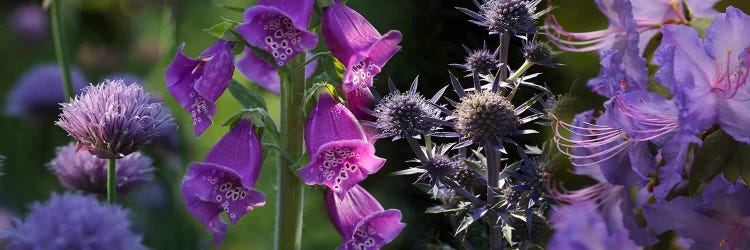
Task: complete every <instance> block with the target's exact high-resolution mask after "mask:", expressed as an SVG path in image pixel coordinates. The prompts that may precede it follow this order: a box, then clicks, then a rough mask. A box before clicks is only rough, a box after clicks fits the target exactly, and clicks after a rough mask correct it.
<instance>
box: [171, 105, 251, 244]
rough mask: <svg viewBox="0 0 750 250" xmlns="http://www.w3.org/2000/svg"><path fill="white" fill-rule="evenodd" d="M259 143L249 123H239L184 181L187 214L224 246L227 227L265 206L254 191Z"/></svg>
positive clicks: (193, 168)
mask: <svg viewBox="0 0 750 250" xmlns="http://www.w3.org/2000/svg"><path fill="white" fill-rule="evenodd" d="M261 157H262V152H261V144H260V139H259V138H258V136H257V135H256V134H255V129H254V128H253V125H252V124H251V123H250V121H248V120H244V119H243V120H240V121H239V122H238V123H237V124H236V125H235V126H234V127H232V129H231V130H229V132H228V133H227V134H226V135H224V137H222V138H221V140H219V142H217V143H216V145H215V146H214V148H213V149H211V151H210V152H209V153H208V155H207V156H206V159H205V160H204V161H203V162H197V163H193V164H190V166H189V167H188V170H187V174H186V175H185V178H184V179H183V181H182V186H181V192H182V198H183V199H184V200H185V205H186V206H187V210H188V212H190V214H192V215H193V216H194V217H195V218H196V219H198V220H199V221H200V222H201V223H203V225H204V226H205V227H206V229H208V230H209V231H210V232H211V233H213V236H214V240H215V241H216V244H221V241H222V240H223V239H224V233H225V232H226V230H227V223H226V222H224V220H222V219H221V216H220V215H221V212H222V211H224V212H225V213H226V214H227V216H228V217H229V220H230V221H231V222H232V224H235V223H237V221H239V219H240V217H242V216H243V215H244V214H245V213H247V212H249V211H251V210H253V207H254V206H263V205H265V196H264V195H263V193H262V192H260V191H257V190H255V189H254V186H255V181H256V180H257V179H258V175H259V174H260V167H261V162H262V159H261Z"/></svg>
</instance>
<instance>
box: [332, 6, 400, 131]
mask: <svg viewBox="0 0 750 250" xmlns="http://www.w3.org/2000/svg"><path fill="white" fill-rule="evenodd" d="M320 25H321V28H322V33H323V37H324V38H325V41H326V44H327V45H328V48H329V49H331V53H333V56H335V57H336V58H337V59H338V60H339V61H341V63H343V64H344V67H346V70H345V71H344V79H343V84H342V85H341V88H342V89H343V90H344V93H345V94H346V100H347V103H348V104H347V105H348V106H349V109H350V110H351V112H352V113H353V114H354V116H355V117H357V119H360V120H367V121H373V120H374V118H373V117H372V116H370V115H369V114H367V113H366V112H365V111H364V110H363V109H373V107H374V106H375V104H376V103H377V100H376V99H375V98H374V97H373V95H372V92H370V89H369V88H370V87H372V84H373V78H374V77H375V75H377V74H378V73H380V70H381V69H382V68H383V66H385V64H386V63H387V62H388V60H390V59H391V57H393V55H395V54H396V52H398V51H399V50H400V49H401V46H399V45H398V44H399V43H400V42H401V32H399V31H396V30H391V31H388V33H386V34H385V35H380V32H378V31H377V30H376V29H375V27H373V26H372V24H370V22H368V21H367V19H365V18H364V17H363V16H362V15H360V14H359V13H357V12H356V11H354V10H353V9H351V8H349V7H347V6H346V5H344V4H343V3H340V2H339V1H338V0H334V1H333V5H331V6H329V7H326V8H324V9H323V17H322V20H321V24H320Z"/></svg>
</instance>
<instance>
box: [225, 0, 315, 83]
mask: <svg viewBox="0 0 750 250" xmlns="http://www.w3.org/2000/svg"><path fill="white" fill-rule="evenodd" d="M313 3H314V2H313V0H259V1H258V5H255V6H253V7H250V8H249V9H247V10H246V11H245V13H244V14H243V16H242V17H243V19H244V20H245V22H244V23H242V24H240V25H237V31H239V32H240V34H241V35H242V38H244V39H245V40H246V41H247V42H248V43H250V45H252V46H255V47H258V48H261V49H263V50H264V51H266V52H268V54H270V55H271V56H273V60H274V61H275V62H276V66H284V65H285V64H286V63H287V62H288V61H289V60H291V59H292V58H294V57H295V56H297V55H299V54H300V53H303V52H305V50H310V49H314V48H315V47H316V46H317V45H318V36H317V35H315V33H312V32H310V31H308V30H307V25H308V24H309V23H310V15H312V10H313ZM237 67H238V68H239V70H240V71H241V72H242V74H244V75H245V76H247V78H248V79H250V80H251V81H254V82H257V83H258V84H260V86H263V87H264V88H266V89H268V90H270V91H273V92H275V93H278V92H279V90H280V85H279V83H280V79H279V75H278V73H277V72H276V69H275V67H274V65H270V64H268V62H266V61H264V60H263V59H262V58H260V57H259V56H257V55H256V54H255V53H253V52H251V51H250V50H249V49H246V50H245V56H244V57H243V58H241V59H240V60H239V61H238V62H237Z"/></svg>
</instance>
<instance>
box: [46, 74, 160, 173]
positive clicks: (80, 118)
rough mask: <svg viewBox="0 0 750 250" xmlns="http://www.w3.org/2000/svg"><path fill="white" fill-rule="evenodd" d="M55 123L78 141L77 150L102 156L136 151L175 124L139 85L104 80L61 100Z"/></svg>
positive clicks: (121, 155) (106, 156) (115, 156)
mask: <svg viewBox="0 0 750 250" xmlns="http://www.w3.org/2000/svg"><path fill="white" fill-rule="evenodd" d="M61 105H62V114H60V119H59V120H58V121H57V123H56V124H57V125H58V126H60V127H61V128H63V129H64V130H65V131H67V132H68V134H70V136H72V137H73V138H75V139H76V141H78V149H79V150H81V149H83V150H87V151H89V152H91V154H93V155H96V156H97V157H99V158H102V159H118V158H122V157H125V156H126V155H128V154H130V153H133V152H135V151H138V148H140V147H141V146H142V145H143V144H146V143H149V142H150V141H151V140H152V139H153V138H155V137H157V136H159V135H160V134H161V133H162V132H163V131H164V130H166V129H168V128H170V127H172V126H174V124H173V120H174V119H173V118H172V116H171V115H170V114H169V113H168V112H167V111H166V110H165V108H164V107H163V106H162V104H161V103H152V102H151V97H150V96H149V95H148V93H146V91H144V90H143V88H142V87H141V86H140V85H136V84H131V85H126V84H124V83H123V82H122V81H109V80H105V81H104V82H103V83H102V84H99V85H97V86H89V87H87V88H86V89H84V93H83V94H81V95H80V96H76V98H75V99H73V100H71V101H70V103H63V104H61Z"/></svg>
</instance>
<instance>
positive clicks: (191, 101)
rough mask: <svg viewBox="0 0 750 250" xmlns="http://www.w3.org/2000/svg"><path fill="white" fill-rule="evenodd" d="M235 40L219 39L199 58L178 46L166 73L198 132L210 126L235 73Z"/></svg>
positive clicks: (167, 80)
mask: <svg viewBox="0 0 750 250" xmlns="http://www.w3.org/2000/svg"><path fill="white" fill-rule="evenodd" d="M233 46H234V43H233V42H230V41H225V40H218V41H216V43H214V44H213V45H212V46H211V47H209V48H208V49H206V50H205V51H203V53H202V54H201V55H200V56H199V57H198V58H196V59H192V58H189V57H187V56H186V55H185V54H184V53H183V52H182V49H183V48H184V47H185V44H183V45H181V46H180V48H179V49H178V50H177V55H175V57H174V60H172V63H171V64H169V67H167V70H166V72H165V73H164V81H166V82H167V90H168V91H169V93H171V94H172V96H174V98H175V99H176V100H177V102H178V103H179V104H180V106H182V108H184V109H185V111H187V112H189V113H190V116H191V117H192V118H193V128H195V136H196V137H198V136H200V135H201V134H202V133H203V131H205V130H206V128H208V127H209V126H211V123H212V120H211V118H212V117H213V116H214V115H216V104H215V103H214V102H215V101H216V99H219V96H221V94H222V93H224V90H225V89H226V88H227V87H228V86H229V81H230V80H232V73H234V55H233V54H232V47H233Z"/></svg>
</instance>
